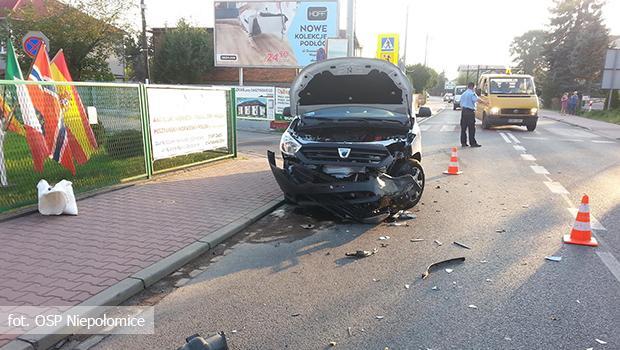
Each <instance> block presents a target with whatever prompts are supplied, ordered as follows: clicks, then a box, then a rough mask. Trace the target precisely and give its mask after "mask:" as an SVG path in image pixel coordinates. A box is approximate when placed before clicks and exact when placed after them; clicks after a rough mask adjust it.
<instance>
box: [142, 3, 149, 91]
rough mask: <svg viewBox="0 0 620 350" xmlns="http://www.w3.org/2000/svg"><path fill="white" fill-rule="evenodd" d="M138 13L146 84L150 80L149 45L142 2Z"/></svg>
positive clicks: (144, 9) (144, 7)
mask: <svg viewBox="0 0 620 350" xmlns="http://www.w3.org/2000/svg"><path fill="white" fill-rule="evenodd" d="M140 11H141V12H142V55H143V56H144V71H145V72H144V73H145V77H144V78H145V79H144V82H145V83H147V84H148V82H149V80H150V79H151V72H150V69H149V43H148V40H147V38H146V16H145V11H146V5H145V4H144V0H140Z"/></svg>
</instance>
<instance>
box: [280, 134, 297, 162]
mask: <svg viewBox="0 0 620 350" xmlns="http://www.w3.org/2000/svg"><path fill="white" fill-rule="evenodd" d="M300 148H301V144H300V143H299V142H297V140H295V138H294V137H293V136H292V135H291V134H289V132H288V131H285V132H284V134H282V138H281V139H280V151H282V153H284V154H286V155H287V156H293V155H295V153H296V152H297V151H299V149H300Z"/></svg>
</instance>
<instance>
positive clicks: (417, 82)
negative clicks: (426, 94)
mask: <svg viewBox="0 0 620 350" xmlns="http://www.w3.org/2000/svg"><path fill="white" fill-rule="evenodd" d="M406 73H407V77H408V78H409V80H410V81H411V84H412V85H413V89H414V90H415V92H416V93H421V92H422V91H424V90H426V89H430V88H432V87H433V86H435V85H436V84H437V77H438V76H439V74H437V72H436V71H435V70H434V69H433V68H430V67H427V66H425V65H423V64H421V63H418V64H415V65H409V66H407V67H406Z"/></svg>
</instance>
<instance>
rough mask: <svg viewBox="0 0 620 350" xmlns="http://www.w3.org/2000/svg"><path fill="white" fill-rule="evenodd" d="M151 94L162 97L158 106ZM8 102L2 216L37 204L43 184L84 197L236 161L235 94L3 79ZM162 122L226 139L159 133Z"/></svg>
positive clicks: (0, 143) (0, 92)
mask: <svg viewBox="0 0 620 350" xmlns="http://www.w3.org/2000/svg"><path fill="white" fill-rule="evenodd" d="M150 95H153V96H157V98H156V99H154V101H153V103H152V104H149V96H150ZM205 96H206V97H207V98H211V97H213V96H216V97H217V98H216V99H213V101H215V103H211V104H203V103H201V102H202V101H201V100H200V97H205ZM209 96H211V97H209ZM0 98H1V100H0V109H1V111H0V213H1V212H6V211H9V210H12V209H15V208H19V207H23V206H27V205H31V204H34V203H36V201H37V195H36V191H37V190H36V184H37V183H38V182H39V180H41V179H45V180H47V181H48V182H50V183H56V182H58V181H60V180H62V179H67V180H70V181H72V182H73V187H74V190H75V192H76V193H77V194H80V193H84V192H88V191H92V190H97V189H101V188H104V187H108V186H111V185H115V184H119V183H122V182H128V181H132V180H137V179H143V178H149V177H151V176H152V175H153V174H157V173H161V172H165V171H170V170H173V169H178V168H182V167H188V166H192V165H197V164H202V163H206V162H211V161H214V160H218V159H223V158H230V157H234V156H236V139H235V119H234V117H233V116H234V114H233V111H232V107H231V106H232V103H231V101H233V100H234V92H232V91H230V90H228V89H217V88H216V89H214V88H202V87H187V86H158V85H142V84H111V83H58V82H46V83H35V82H25V81H3V80H0ZM167 100H171V102H170V103H171V105H172V106H171V107H170V108H168V109H166V101H167ZM222 104H223V105H222ZM214 110H217V113H213V111H214ZM184 113H185V114H184ZM187 113H189V114H192V113H193V114H192V115H191V116H189V117H188V114H187ZM157 118H159V120H160V121H161V120H164V122H165V123H168V124H167V125H177V124H178V125H181V124H183V123H185V125H188V123H189V124H191V123H199V124H201V125H202V127H203V130H209V127H210V126H212V125H214V124H213V123H214V122H215V123H216V124H217V132H214V133H211V134H209V135H208V136H209V137H210V136H212V135H216V136H217V137H219V138H220V139H219V140H218V143H217V144H212V145H211V144H208V143H207V141H208V140H207V141H205V139H206V137H205V136H204V135H202V133H201V132H200V131H196V130H194V133H193V134H191V133H189V134H188V133H185V134H184V133H179V132H177V133H174V130H172V128H170V127H168V128H159V129H157V128H155V130H154V129H153V128H152V127H153V126H157V125H158V124H157ZM201 118H202V119H201ZM224 119H225V120H224ZM159 125H166V124H161V123H160V124H159ZM171 130H172V131H171ZM222 134H224V135H222ZM179 135H181V136H179ZM183 135H185V136H183ZM187 135H189V136H187ZM191 135H194V136H193V137H194V138H196V137H198V139H196V140H193V139H191V138H188V137H192V136H191ZM153 137H155V139H162V140H163V144H165V145H167V147H168V148H167V150H172V152H168V153H166V152H162V151H161V150H162V145H161V144H162V142H160V144H156V143H153ZM180 137H184V139H180ZM194 141H195V142H194ZM154 153H155V155H158V154H159V156H158V157H157V158H155V157H154ZM166 155H168V156H166Z"/></svg>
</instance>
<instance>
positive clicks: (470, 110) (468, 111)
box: [461, 82, 485, 147]
mask: <svg viewBox="0 0 620 350" xmlns="http://www.w3.org/2000/svg"><path fill="white" fill-rule="evenodd" d="M474 86H475V85H474V83H472V82H469V83H468V84H467V90H465V92H464V93H463V95H461V146H463V147H467V146H470V145H471V147H482V145H481V144H479V143H478V142H477V141H476V114H475V113H476V102H480V103H485V102H483V101H482V100H478V95H476V92H475V91H474ZM468 133H469V145H468V144H467V134H468Z"/></svg>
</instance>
